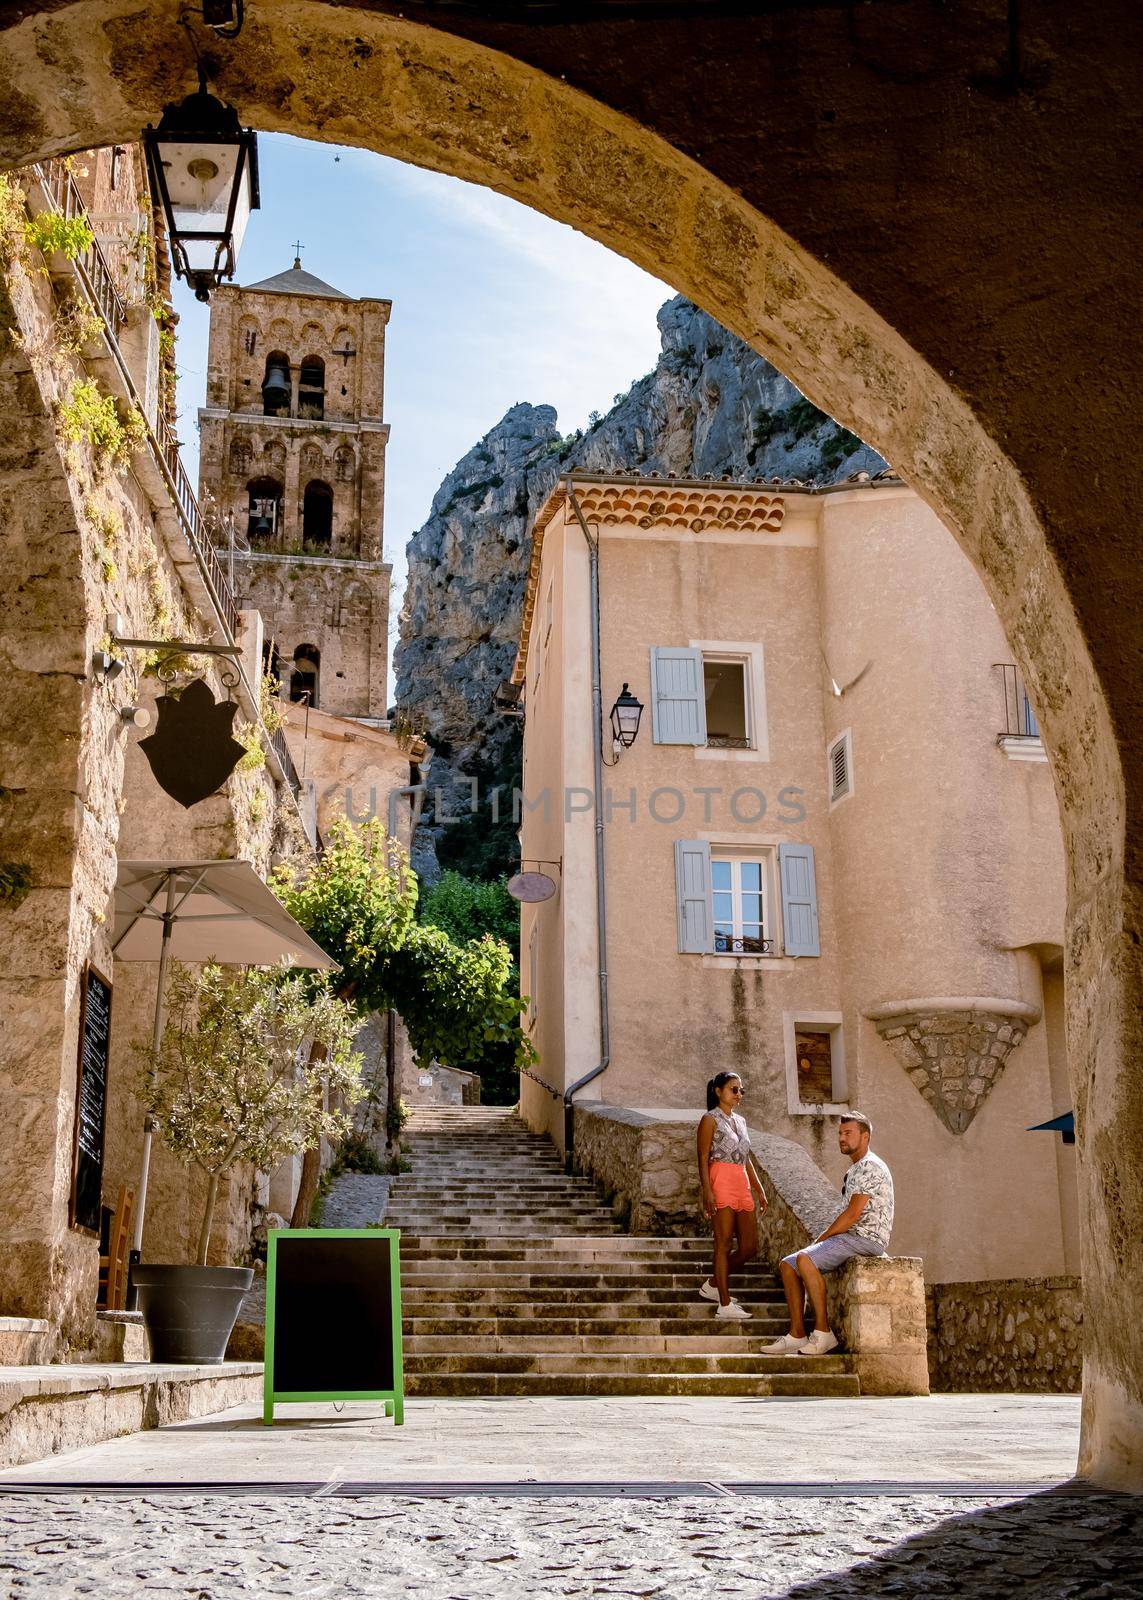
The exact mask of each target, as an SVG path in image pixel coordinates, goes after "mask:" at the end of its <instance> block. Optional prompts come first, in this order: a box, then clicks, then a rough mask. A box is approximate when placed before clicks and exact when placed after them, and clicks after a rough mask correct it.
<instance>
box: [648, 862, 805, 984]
mask: <svg viewBox="0 0 1143 1600" xmlns="http://www.w3.org/2000/svg"><path fill="white" fill-rule="evenodd" d="M779 906H780V907H781V911H780V913H779V909H778V908H779ZM675 911H676V917H677V921H678V936H679V951H680V953H681V954H683V955H711V956H719V955H724V956H777V955H783V956H790V957H800V956H820V955H821V939H820V936H819V929H818V896H817V883H816V876H815V872H814V847H813V845H811V844H801V843H799V844H793V843H784V844H783V843H776V844H770V843H769V842H768V841H767V842H761V841H757V840H755V841H747V840H741V841H740V842H738V843H733V842H731V841H725V842H722V843H711V842H710V841H709V840H707V839H676V840H675Z"/></svg>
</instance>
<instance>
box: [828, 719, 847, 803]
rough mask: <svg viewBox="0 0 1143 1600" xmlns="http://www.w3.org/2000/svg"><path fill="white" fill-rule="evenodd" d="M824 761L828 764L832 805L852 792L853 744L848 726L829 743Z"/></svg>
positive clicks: (830, 801)
mask: <svg viewBox="0 0 1143 1600" xmlns="http://www.w3.org/2000/svg"><path fill="white" fill-rule="evenodd" d="M826 761H827V763H828V766H829V803H830V805H831V806H834V805H836V804H837V802H838V801H839V800H844V799H845V798H846V796H847V795H851V794H852V793H853V744H852V740H851V737H850V730H849V729H848V728H847V729H846V730H845V732H844V733H842V734H839V735H838V737H837V738H836V739H835V740H834V741H833V743H832V744H831V745H830V747H829V750H828V751H827V753H826Z"/></svg>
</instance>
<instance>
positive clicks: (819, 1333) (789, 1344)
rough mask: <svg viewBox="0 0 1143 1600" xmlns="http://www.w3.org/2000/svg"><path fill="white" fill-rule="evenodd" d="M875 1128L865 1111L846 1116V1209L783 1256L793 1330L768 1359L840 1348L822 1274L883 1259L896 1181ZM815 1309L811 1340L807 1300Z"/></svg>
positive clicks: (768, 1348)
mask: <svg viewBox="0 0 1143 1600" xmlns="http://www.w3.org/2000/svg"><path fill="white" fill-rule="evenodd" d="M872 1137H873V1124H872V1123H871V1122H870V1120H869V1118H868V1117H866V1116H863V1115H862V1113H861V1112H860V1111H851V1112H850V1113H849V1115H848V1116H845V1117H842V1119H841V1123H840V1125H839V1126H838V1130H837V1142H838V1146H839V1147H840V1149H841V1153H842V1155H843V1156H848V1157H849V1161H850V1167H849V1171H848V1172H847V1173H846V1175H845V1181H844V1183H843V1184H842V1186H841V1197H842V1199H843V1200H844V1201H845V1208H844V1210H842V1211H841V1213H840V1214H839V1215H838V1216H836V1217H835V1218H834V1219H833V1221H832V1222H831V1223H830V1225H829V1227H828V1228H827V1229H826V1230H825V1232H824V1233H822V1234H821V1235H820V1236H819V1237H818V1238H817V1239H815V1240H814V1242H813V1244H809V1245H807V1246H806V1248H805V1249H804V1250H795V1251H794V1253H793V1255H788V1256H786V1257H784V1258H783V1260H782V1262H781V1263H780V1268H779V1270H780V1271H781V1274H782V1287H783V1288H784V1289H785V1291H786V1304H787V1305H788V1306H789V1308H790V1331H789V1333H784V1334H783V1335H782V1337H781V1338H780V1339H776V1340H775V1341H774V1343H773V1344H768V1345H765V1346H764V1347H763V1351H762V1353H763V1355H768V1356H793V1355H802V1354H804V1355H807V1356H824V1355H828V1354H829V1352H830V1351H831V1350H833V1349H836V1347H837V1339H836V1338H835V1336H834V1334H833V1333H832V1332H831V1331H830V1325H829V1318H828V1316H827V1315H826V1286H825V1279H824V1278H823V1277H822V1273H823V1272H832V1271H833V1269H834V1268H835V1267H840V1266H841V1265H842V1263H843V1262H845V1261H849V1260H850V1259H851V1258H852V1257H853V1256H883V1255H884V1254H885V1251H886V1249H887V1247H888V1244H889V1235H890V1233H891V1232H892V1230H893V1178H892V1176H891V1174H890V1172H889V1168H888V1167H887V1166H886V1165H885V1163H884V1161H882V1159H881V1157H880V1156H875V1155H874V1154H873V1152H872V1150H870V1148H869V1141H870V1139H871V1138H872ZM807 1295H809V1298H810V1305H811V1306H812V1307H813V1311H814V1331H813V1333H812V1334H810V1336H809V1337H808V1338H807V1337H806V1296H807Z"/></svg>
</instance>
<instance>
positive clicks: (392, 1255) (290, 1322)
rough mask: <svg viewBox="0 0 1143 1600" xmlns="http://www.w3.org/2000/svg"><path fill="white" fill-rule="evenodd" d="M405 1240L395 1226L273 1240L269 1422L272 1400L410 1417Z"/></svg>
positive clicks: (303, 1232)
mask: <svg viewBox="0 0 1143 1600" xmlns="http://www.w3.org/2000/svg"><path fill="white" fill-rule="evenodd" d="M399 1239H400V1234H399V1233H398V1231H397V1229H396V1228H289V1229H277V1230H275V1231H274V1232H272V1233H271V1234H270V1238H269V1243H268V1245H267V1252H266V1369H265V1380H264V1406H263V1420H264V1421H266V1422H273V1420H274V1402H275V1401H276V1400H277V1401H290V1400H384V1401H385V1414H386V1416H391V1417H393V1419H394V1421H395V1422H397V1423H401V1422H403V1421H404V1405H405V1380H404V1370H403V1366H402V1359H401V1264H400V1247H399Z"/></svg>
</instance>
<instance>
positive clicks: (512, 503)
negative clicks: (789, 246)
mask: <svg viewBox="0 0 1143 1600" xmlns="http://www.w3.org/2000/svg"><path fill="white" fill-rule="evenodd" d="M658 321H659V330H660V334H661V336H662V351H661V353H660V356H659V360H658V362H657V363H656V366H655V369H654V371H652V372H650V373H648V374H647V375H646V376H645V377H642V378H640V379H638V380H637V381H636V382H635V383H634V384H632V386H631V388H630V389H629V390H628V391H627V393H626V394H625V395H620V396H617V397H616V401H615V404H614V406H613V407H612V409H611V411H609V412H608V414H607V415H606V416H605V417H602V418H600V419H599V420H598V421H596V422H595V423H594V424H593V425H592V426H591V427H590V428H589V429H588V430H587V431H586V432H585V433H576V434H572V435H571V436H570V437H568V438H561V436H560V433H559V430H558V428H557V426H556V413H555V411H554V410H553V408H552V407H551V406H534V405H528V404H520V405H515V406H513V407H512V408H511V410H510V411H508V412H507V413H506V415H505V416H504V417H503V418H502V419H501V420H500V421H499V422H498V423H497V424H496V426H495V427H494V428H492V429H491V430H490V432H488V433H487V434H485V436H484V438H483V439H481V440H480V442H479V443H478V444H476V445H474V446H473V448H472V449H471V450H470V451H469V452H468V454H467V455H466V456H464V457H463V458H462V460H460V461H459V462H458V463H457V465H456V466H455V467H454V468H453V470H452V472H450V473H449V475H448V477H447V478H446V479H445V480H444V482H443V483H442V484H441V486H440V488H439V489H438V490H437V493H436V496H435V498H434V500H433V504H432V509H431V512H430V514H429V518H428V520H427V521H426V523H425V524H424V526H423V527H422V528H421V529H420V530H419V531H418V532H417V533H416V534H414V536H413V538H412V539H411V540H410V541H409V545H408V558H409V580H408V587H407V589H406V591H405V602H404V606H403V608H402V612H401V619H400V638H399V642H398V644H397V646H396V650H395V653H394V669H395V676H396V700H397V705H398V707H400V709H401V710H402V711H403V712H404V713H406V714H407V715H408V716H409V717H410V718H411V720H412V721H413V723H414V724H415V725H416V726H418V727H419V728H423V729H424V731H425V732H426V733H427V736H428V738H429V740H430V742H431V743H432V745H433V749H434V757H433V768H432V791H433V792H432V793H431V794H430V795H429V796H428V801H429V803H428V804H427V805H426V807H425V812H424V823H423V826H422V836H421V840H420V841H419V848H418V850H417V851H416V852H415V854H414V861H415V864H416V865H417V866H418V869H419V870H420V871H421V872H422V873H424V874H426V875H427V876H429V877H430V878H431V877H433V876H434V875H435V870H436V867H435V859H434V844H435V841H437V840H439V839H440V837H441V835H442V833H443V831H444V828H445V826H446V824H445V823H444V822H443V820H442V817H443V815H447V814H453V815H455V814H457V813H458V812H463V811H464V809H465V808H466V807H467V806H468V804H469V803H470V800H471V795H472V785H471V781H469V780H471V779H473V778H475V779H477V780H478V781H479V783H480V785H481V792H482V801H483V796H484V795H486V794H487V792H488V788H489V786H490V785H492V784H496V783H501V784H504V785H505V786H506V791H507V792H506V795H505V804H506V805H508V804H510V787H511V785H512V783H513V782H514V781H515V780H516V778H517V775H518V772H519V764H520V734H519V729H518V726H517V724H516V722H515V721H514V720H512V719H511V718H507V717H504V716H503V715H502V714H500V713H499V712H498V711H497V710H496V709H495V707H494V705H493V697H494V695H495V691H496V687H497V685H498V684H499V683H500V682H501V680H502V679H504V678H506V677H508V675H509V673H510V672H511V669H512V663H513V661H514V659H515V655H516V645H517V641H518V637H519V630H520V616H521V607H522V602H523V594H524V583H525V578H526V575H527V570H528V559H529V555H530V550H531V545H530V540H529V539H528V527H529V524H530V521H531V518H532V516H533V515H534V513H535V511H536V510H537V509H538V507H539V506H540V505H542V503H543V501H544V500H545V498H546V497H547V495H548V494H549V492H550V491H551V489H552V487H553V485H554V484H555V482H556V480H557V478H558V477H559V475H560V473H561V472H567V471H570V470H572V469H576V468H579V469H583V470H586V471H590V472H645V473H653V472H657V473H672V474H677V475H682V476H688V475H689V476H696V477H705V476H714V477H731V478H736V479H745V480H752V481H759V480H763V479H766V478H770V477H778V478H782V479H790V478H796V479H801V480H803V481H805V482H815V483H831V482H834V481H836V480H838V479H840V478H845V477H848V476H849V475H850V474H852V473H855V472H869V473H876V472H879V471H881V470H882V469H883V467H884V466H885V463H884V461H883V460H882V459H881V457H880V456H878V455H877V454H876V452H875V451H873V450H871V449H870V448H869V447H868V446H867V445H864V444H862V443H861V441H860V440H858V439H856V438H855V437H854V436H853V435H852V434H849V433H846V432H845V430H844V429H842V428H840V427H838V425H837V424H836V423H834V422H832V421H831V420H830V419H829V418H827V417H824V416H823V415H822V414H821V412H819V411H817V410H816V408H815V407H813V406H812V405H810V403H809V402H808V401H807V400H804V399H803V398H802V396H801V395H800V393H799V392H798V390H797V389H795V388H794V386H793V384H792V383H790V382H789V381H788V380H787V379H786V378H783V377H782V375H781V374H780V373H779V372H777V371H776V370H775V369H774V368H773V367H772V366H770V364H769V363H768V362H767V361H764V360H763V359H762V358H761V356H759V355H757V354H756V353H755V352H754V351H753V350H751V349H750V348H749V347H748V346H747V345H744V344H743V343H742V342H741V341H740V340H738V339H736V338H734V336H733V335H732V334H729V333H727V332H726V330H725V329H724V328H722V327H720V326H719V324H718V323H716V322H715V321H714V320H713V319H712V318H711V317H709V316H707V315H706V313H705V312H702V311H699V310H698V309H697V307H695V306H693V305H692V304H691V303H690V302H689V301H688V300H685V299H684V298H683V297H682V296H677V297H676V298H675V299H673V300H669V301H668V302H667V304H666V305H665V306H663V308H662V310H661V311H660V312H659V318H658ZM438 786H439V789H440V799H441V801H442V802H443V804H442V805H440V806H437V805H436V803H435V797H436V791H437V788H438Z"/></svg>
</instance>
